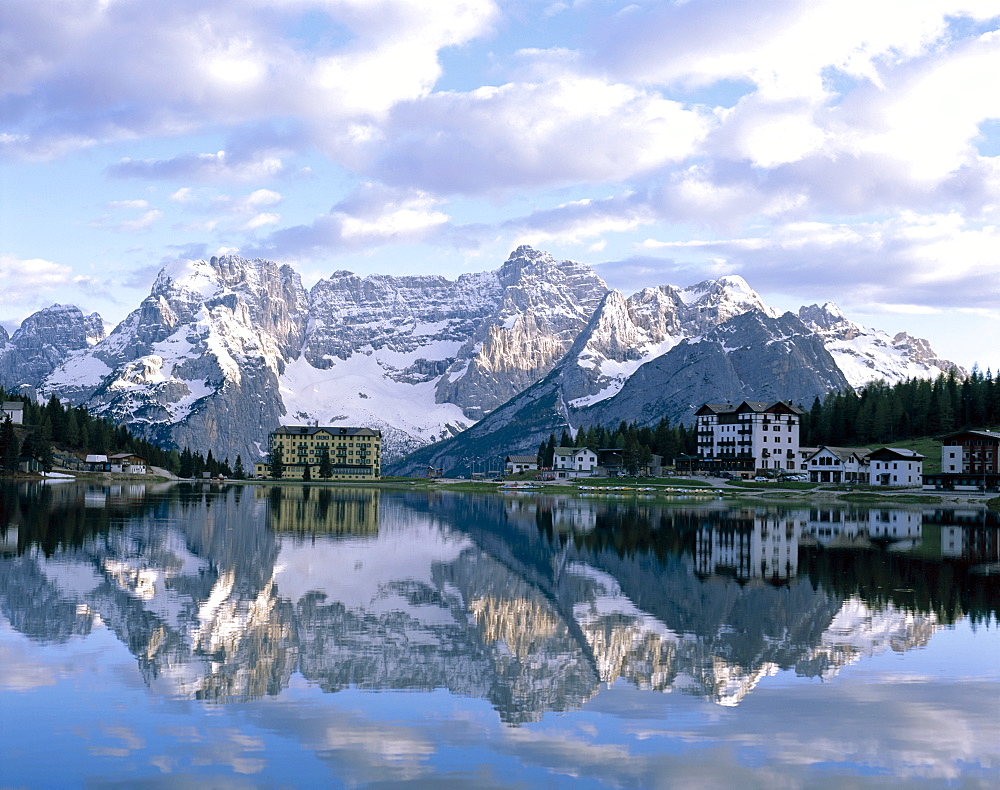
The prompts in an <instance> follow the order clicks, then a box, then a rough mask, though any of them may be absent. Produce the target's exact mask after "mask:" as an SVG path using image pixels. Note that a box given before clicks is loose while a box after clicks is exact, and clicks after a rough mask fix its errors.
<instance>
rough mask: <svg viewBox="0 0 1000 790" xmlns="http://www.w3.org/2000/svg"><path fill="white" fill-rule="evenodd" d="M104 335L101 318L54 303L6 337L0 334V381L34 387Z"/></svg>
mask: <svg viewBox="0 0 1000 790" xmlns="http://www.w3.org/2000/svg"><path fill="white" fill-rule="evenodd" d="M103 338H104V321H103V320H102V319H101V317H100V316H99V315H98V314H97V313H91V314H90V315H84V314H83V312H82V311H81V310H80V308H79V307H76V306H75V305H63V304H54V305H52V306H51V307H46V308H45V309H44V310H39V311H38V312H37V313H34V314H33V315H31V316H28V318H26V319H25V320H24V322H23V323H22V324H21V326H20V328H19V329H18V330H17V331H15V332H14V334H13V336H10V337H8V335H7V332H6V330H4V332H3V335H2V336H0V341H2V342H0V382H2V383H3V385H4V386H5V387H6V388H7V389H8V390H14V389H17V388H19V387H32V388H34V387H37V386H38V385H39V384H40V383H41V382H42V380H43V379H44V378H45V377H46V376H47V375H49V373H51V372H52V371H53V370H54V369H55V368H56V367H57V366H58V365H60V364H62V362H64V361H65V360H66V358H67V357H68V356H71V355H72V354H74V353H75V352H81V351H84V350H85V349H88V348H90V347H91V346H93V345H94V344H95V343H97V342H99V341H100V340H102V339H103Z"/></svg>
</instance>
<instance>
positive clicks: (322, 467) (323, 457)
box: [319, 447, 333, 480]
mask: <svg viewBox="0 0 1000 790" xmlns="http://www.w3.org/2000/svg"><path fill="white" fill-rule="evenodd" d="M319 476H320V477H321V478H323V479H324V480H329V479H330V478H331V477H333V464H332V463H331V462H330V451H329V450H327V449H326V448H325V447H324V448H322V449H321V450H320V453H319Z"/></svg>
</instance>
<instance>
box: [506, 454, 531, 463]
mask: <svg viewBox="0 0 1000 790" xmlns="http://www.w3.org/2000/svg"><path fill="white" fill-rule="evenodd" d="M507 463H508V464H537V463H538V456H537V455H508V456H507Z"/></svg>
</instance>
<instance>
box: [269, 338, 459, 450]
mask: <svg viewBox="0 0 1000 790" xmlns="http://www.w3.org/2000/svg"><path fill="white" fill-rule="evenodd" d="M399 356H403V355H399V354H394V353H393V352H389V353H388V354H385V353H383V354H379V353H378V352H374V353H371V354H355V355H353V356H351V357H349V358H348V359H347V360H340V361H338V362H337V363H336V364H335V365H334V366H333V367H332V368H327V369H320V368H315V367H313V366H312V365H311V364H309V362H308V360H306V358H305V357H300V358H299V359H297V360H295V361H293V362H290V363H289V364H288V365H287V366H286V367H285V372H284V373H283V374H282V375H281V377H280V378H279V386H280V390H279V392H280V394H281V400H282V404H283V405H284V410H285V422H287V423H289V424H310V423H312V422H314V421H315V422H318V423H319V424H320V425H334V424H350V425H364V426H367V427H370V428H377V429H380V430H381V431H382V433H383V452H384V454H385V456H386V457H390V458H392V457H398V456H400V455H404V454H405V453H407V452H409V451H411V450H414V449H416V448H417V447H420V446H422V445H425V444H430V443H431V442H436V441H438V440H440V439H446V438H448V437H449V436H453V435H455V434H457V433H459V432H461V431H463V430H464V429H465V428H467V427H468V426H469V425H470V424H471V421H470V420H469V419H468V418H466V416H465V415H464V414H463V412H462V409H461V408H459V407H458V406H457V405H455V404H453V403H436V402H435V400H434V388H435V382H434V380H429V381H422V382H406V381H396V380H394V379H393V378H392V377H391V376H388V375H386V370H387V369H392V367H393V364H392V363H395V364H396V365H399V364H400V363H401V362H403V361H405V360H400V359H397V358H394V357H399ZM386 357H388V360H387V359H386Z"/></svg>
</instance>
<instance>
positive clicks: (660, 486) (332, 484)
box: [4, 469, 1000, 510]
mask: <svg viewBox="0 0 1000 790" xmlns="http://www.w3.org/2000/svg"><path fill="white" fill-rule="evenodd" d="M74 471H75V470H60V469H56V470H53V472H50V473H48V474H46V475H38V474H23V473H18V474H14V475H10V476H5V478H4V479H7V480H11V481H12V482H31V481H36V482H43V481H45V482H91V483H148V484H151V485H162V484H164V483H171V484H176V483H187V484H189V485H198V484H200V485H205V484H207V485H215V486H218V485H243V486H279V487H293V486H294V487H302V486H309V487H315V488H377V489H386V490H393V489H398V490H411V491H412V490H414V489H417V490H426V491H441V492H444V491H450V492H453V493H496V494H505V495H514V494H516V495H520V496H525V495H534V494H562V495H567V496H586V497H589V498H596V497H601V496H607V497H608V498H615V499H620V498H622V497H623V496H626V495H629V494H634V495H636V496H639V495H641V496H642V497H643V498H644V499H667V500H670V499H676V498H678V497H681V496H696V495H697V494H698V493H700V492H701V493H703V494H704V495H705V498H713V499H714V498H718V499H728V500H750V501H754V502H764V503H775V504H778V503H783V502H787V503H792V502H796V501H798V502H825V503H829V504H834V503H836V504H842V505H851V504H854V505H878V504H891V503H893V502H895V503H896V504H899V505H935V504H940V505H943V506H948V507H956V506H958V507H960V506H966V507H968V506H973V507H984V508H992V509H996V510H1000V496H997V495H995V494H993V493H992V492H989V493H978V492H954V491H929V490H923V489H915V488H907V489H903V490H898V491H881V490H878V489H875V490H872V489H869V488H867V487H864V488H863V489H862V490H859V488H858V486H845V487H844V488H841V489H835V488H830V487H825V488H821V487H820V486H822V485H823V484H816V486H815V487H811V488H809V487H803V488H783V487H781V485H780V484H777V483H775V484H771V483H768V484H766V485H767V486H769V487H768V488H764V487H763V486H752V487H744V486H740V485H732V484H730V483H729V482H728V481H725V480H722V479H715V478H705V479H692V478H640V479H638V480H632V482H629V481H627V480H607V479H603V478H602V479H599V480H593V481H591V480H590V479H588V478H579V479H574V480H566V481H538V482H536V481H515V482H519V483H522V484H527V485H528V486H530V487H527V486H526V487H523V488H517V487H510V488H507V489H503V488H502V487H501V485H502V484H500V483H497V482H494V481H489V482H486V481H470V480H466V479H461V478H436V479H433V480H427V479H424V478H409V479H407V478H396V479H385V480H382V479H380V480H364V481H361V480H358V481H354V480H308V481H303V480H264V479H248V480H233V479H230V478H222V479H219V478H216V479H196V478H181V477H176V476H174V475H171V474H170V473H169V472H167V471H166V470H160V469H158V470H157V473H155V474H146V475H134V474H118V473H114V472H83V473H80V472H75V473H74ZM800 485H801V484H800ZM583 486H591V489H590V490H581V487H583ZM638 489H642V490H638Z"/></svg>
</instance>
